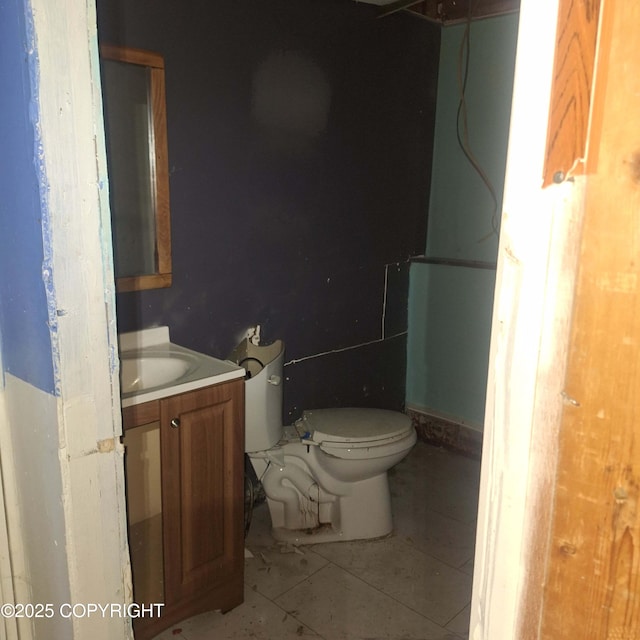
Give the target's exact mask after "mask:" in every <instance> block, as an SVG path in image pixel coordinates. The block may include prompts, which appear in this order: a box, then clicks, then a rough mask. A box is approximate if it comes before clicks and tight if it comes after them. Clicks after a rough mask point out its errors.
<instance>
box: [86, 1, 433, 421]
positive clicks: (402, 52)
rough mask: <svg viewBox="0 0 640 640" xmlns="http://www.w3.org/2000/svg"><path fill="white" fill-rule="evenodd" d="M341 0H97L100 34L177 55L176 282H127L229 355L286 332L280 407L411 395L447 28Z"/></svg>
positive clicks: (123, 305)
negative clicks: (252, 340)
mask: <svg viewBox="0 0 640 640" xmlns="http://www.w3.org/2000/svg"><path fill="white" fill-rule="evenodd" d="M376 13H377V10H376V8H375V7H371V6H368V5H363V4H359V3H353V2H343V1H342V0H323V1H322V2H314V1H312V0H273V1H270V2H268V3H256V2H252V1H250V0H237V1H234V2H231V3H212V2H193V3H189V7H188V8H186V7H185V6H184V5H183V4H181V3H175V2H170V1H168V0H159V1H154V2H151V0H141V1H140V2H136V3H131V2H125V1H124V0H103V1H99V2H98V27H99V32H100V37H101V39H102V40H103V41H107V42H111V43H114V44H121V45H128V46H133V47H139V48H146V49H151V50H154V51H157V52H159V53H161V54H162V55H163V56H164V58H165V64H166V87H167V110H168V113H167V116H168V118H167V119H168V139H169V140H168V141H169V165H170V172H171V178H170V189H171V208H172V212H171V213H172V242H173V286H172V287H171V288H170V289H166V290H157V291H147V292H142V293H127V294H122V295H120V296H119V298H118V323H119V329H120V330H121V331H126V330H134V329H139V328H146V327H150V326H153V325H159V324H167V325H169V327H170V328H171V335H172V339H174V340H175V341H176V342H179V343H182V344H185V345H186V346H189V347H191V348H194V349H197V350H200V351H203V352H205V353H208V354H210V355H213V356H217V357H226V356H227V355H228V354H229V353H230V351H231V350H232V349H233V347H234V346H235V345H236V344H237V342H238V341H239V340H240V338H241V337H242V336H243V334H244V332H245V331H246V329H247V328H248V327H250V326H253V325H256V324H260V325H261V328H262V336H263V338H264V340H265V341H267V342H269V341H271V340H274V339H276V338H281V339H283V340H284V341H285V344H286V354H285V362H286V363H288V364H287V365H286V367H285V374H286V381H285V386H284V394H285V420H287V421H290V420H292V419H294V418H296V417H298V416H299V414H300V411H301V410H302V409H303V408H313V407H323V406H344V405H364V406H380V407H387V408H397V409H399V408H401V407H402V406H403V405H404V384H405V361H406V329H407V290H408V270H409V269H408V263H407V260H408V258H409V257H410V256H413V255H415V254H420V253H422V251H423V249H424V247H423V239H424V236H425V232H426V219H425V215H424V212H425V211H426V208H427V204H428V201H429V176H430V173H431V156H432V145H433V126H434V117H435V92H436V76H437V64H438V52H439V48H440V30H439V28H438V27H437V26H436V25H433V24H431V23H429V22H428V21H426V20H423V19H421V18H420V17H417V16H414V15H410V14H408V13H397V14H394V15H392V16H389V17H387V18H384V19H382V20H378V19H376V18H375V15H376Z"/></svg>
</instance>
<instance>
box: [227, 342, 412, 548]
mask: <svg viewBox="0 0 640 640" xmlns="http://www.w3.org/2000/svg"><path fill="white" fill-rule="evenodd" d="M231 359H232V360H234V361H235V362H238V364H241V365H243V366H244V367H245V368H246V369H247V372H248V376H250V377H248V378H247V381H246V387H245V393H246V403H245V406H246V411H245V451H246V452H247V453H248V454H249V457H250V459H251V462H252V464H253V468H254V470H255V472H256V475H257V476H258V478H259V479H260V480H261V482H262V485H263V488H264V492H265V494H266V496H267V503H268V505H269V511H270V513H271V522H272V527H273V531H272V533H273V536H274V538H275V539H276V540H280V541H283V542H290V543H293V544H315V543H317V542H334V541H338V540H362V539H366V538H377V537H381V536H385V535H388V534H389V533H391V530H392V528H393V523H392V519H391V497H390V495H389V484H388V481H387V470H388V469H390V468H391V467H392V466H393V465H395V464H397V463H398V462H400V460H402V459H403V458H404V457H405V456H406V455H407V454H408V453H409V451H410V450H411V448H412V447H413V445H414V444H415V442H416V432H415V429H414V428H413V425H412V424H411V420H410V418H409V417H408V416H406V415H405V414H403V413H399V412H396V411H386V410H383V409H355V408H346V409H318V410H312V411H305V412H304V413H303V416H302V418H301V419H300V420H298V421H297V422H296V423H295V424H294V425H293V426H289V427H283V426H282V382H283V380H282V368H283V359H284V343H283V342H282V341H281V340H277V341H276V342H274V343H273V344H270V345H266V346H260V345H254V344H252V343H251V342H249V341H248V340H244V341H243V342H242V343H241V344H240V345H239V346H238V347H237V348H236V350H235V351H234V353H233V354H232V356H231Z"/></svg>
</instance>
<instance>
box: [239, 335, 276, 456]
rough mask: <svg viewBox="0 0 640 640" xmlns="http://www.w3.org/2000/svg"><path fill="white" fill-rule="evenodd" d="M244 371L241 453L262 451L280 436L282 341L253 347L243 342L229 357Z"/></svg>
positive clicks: (249, 343) (245, 340) (245, 341)
mask: <svg viewBox="0 0 640 640" xmlns="http://www.w3.org/2000/svg"><path fill="white" fill-rule="evenodd" d="M229 360H232V361H233V362H237V363H238V364H239V365H240V366H242V367H244V368H245V369H246V371H247V379H246V380H245V428H244V442H245V447H244V450H245V451H247V452H253V451H265V450H266V449H270V448H271V447H272V446H273V445H275V444H276V443H277V442H278V441H279V440H280V438H281V437H282V382H283V380H282V367H283V361H284V342H283V341H282V340H276V341H275V342H273V343H271V344H268V345H264V346H263V345H255V344H252V343H251V342H250V341H249V340H248V339H246V338H245V339H244V340H243V341H242V342H241V343H240V344H239V345H238V346H237V347H236V348H235V349H234V351H233V353H232V354H231V355H230V356H229Z"/></svg>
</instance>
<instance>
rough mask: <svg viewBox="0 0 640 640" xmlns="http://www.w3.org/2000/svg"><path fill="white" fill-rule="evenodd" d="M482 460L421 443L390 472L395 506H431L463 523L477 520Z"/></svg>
mask: <svg viewBox="0 0 640 640" xmlns="http://www.w3.org/2000/svg"><path fill="white" fill-rule="evenodd" d="M479 478H480V463H479V462H478V461H476V460H472V459H471V458H465V457H464V456H461V455H457V454H454V453H452V452H450V451H446V450H445V449H439V448H438V447H434V446H431V445H428V444H426V443H424V442H418V443H417V444H416V446H415V447H414V448H413V450H412V451H411V453H410V454H409V455H408V456H407V457H406V458H405V459H404V460H403V461H402V462H400V463H399V464H398V465H396V466H395V467H394V468H393V469H391V470H390V472H389V486H390V489H391V494H392V497H393V498H394V506H396V505H397V506H396V509H397V508H401V509H406V510H407V511H408V512H411V511H413V509H415V508H417V507H422V508H428V509H430V510H432V511H436V512H438V513H440V514H442V515H444V516H447V517H450V518H453V519H454V520H459V521H460V522H466V523H472V522H475V520H476V517H477V510H478V485H479Z"/></svg>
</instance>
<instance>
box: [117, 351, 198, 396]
mask: <svg viewBox="0 0 640 640" xmlns="http://www.w3.org/2000/svg"><path fill="white" fill-rule="evenodd" d="M193 366H194V363H193V362H190V361H189V359H188V358H186V357H184V356H183V355H182V354H180V355H178V354H173V355H172V356H170V357H168V356H166V355H160V354H158V355H154V354H150V353H148V354H145V355H144V356H140V357H133V358H127V357H123V358H122V360H121V362H120V387H121V390H122V393H132V392H134V391H144V390H146V389H153V388H155V387H160V386H164V385H167V384H169V383H172V382H175V381H176V380H179V379H180V378H182V377H183V376H185V375H186V374H187V373H188V372H189V370H190V369H191V368H192V367H193Z"/></svg>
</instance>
